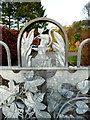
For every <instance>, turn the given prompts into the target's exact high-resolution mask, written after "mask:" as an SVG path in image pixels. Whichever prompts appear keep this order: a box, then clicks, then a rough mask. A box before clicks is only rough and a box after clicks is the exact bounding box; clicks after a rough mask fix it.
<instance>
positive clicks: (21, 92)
mask: <svg viewBox="0 0 90 120" xmlns="http://www.w3.org/2000/svg"><path fill="white" fill-rule="evenodd" d="M47 30H48V28H46V29H44V28H38V32H39V34H38V35H37V36H36V37H34V29H32V30H31V31H30V32H29V33H28V34H27V32H25V33H24V34H23V37H22V42H21V57H22V66H23V67H29V66H31V67H49V68H50V67H52V66H59V67H60V66H64V65H65V43H64V40H63V38H62V36H61V35H60V34H59V33H57V32H56V31H55V28H51V29H49V30H48V33H47V34H44V32H46V31H47ZM52 33H53V36H54V39H55V41H53V39H52ZM35 38H38V39H40V40H41V42H40V45H38V47H37V48H33V46H32V42H33V40H34V39H35ZM50 48H53V49H54V50H55V52H54V54H55V56H56V61H55V62H56V64H54V65H53V63H52V58H50V57H49V56H47V54H46V52H47V50H49V49H50ZM32 50H35V51H37V55H36V56H35V57H34V58H33V57H32V54H31V53H32ZM37 71H38V70H37ZM46 71H47V70H46ZM39 72H40V71H39ZM44 74H46V72H45V73H44ZM0 75H1V76H2V78H3V79H6V80H7V81H8V85H6V86H5V85H1V86H0V108H1V109H2V113H3V115H4V117H5V119H8V118H18V119H22V118H25V119H44V118H48V119H53V118H55V119H56V120H58V119H64V118H66V119H67V118H69V119H71V118H75V119H86V118H85V116H84V114H86V113H87V112H88V111H90V108H89V105H88V102H89V101H90V97H88V96H85V95H87V93H88V91H89V90H90V81H89V80H88V77H87V76H88V71H87V70H80V71H79V70H77V71H76V72H75V73H70V72H68V71H67V70H64V71H62V70H56V72H55V75H53V76H52V77H51V76H49V78H48V76H47V74H46V78H43V77H41V76H40V75H37V74H36V73H35V71H33V70H32V71H25V70H22V71H20V72H18V73H14V72H13V71H12V70H8V71H7V70H6V71H5V70H3V71H0ZM45 85H46V88H47V89H46V91H45V92H44V93H43V92H42V89H41V88H42V86H45ZM45 100H46V101H45Z"/></svg>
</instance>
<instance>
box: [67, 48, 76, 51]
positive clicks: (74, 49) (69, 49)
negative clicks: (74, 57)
mask: <svg viewBox="0 0 90 120" xmlns="http://www.w3.org/2000/svg"><path fill="white" fill-rule="evenodd" d="M77 51H78V48H68V52H77Z"/></svg>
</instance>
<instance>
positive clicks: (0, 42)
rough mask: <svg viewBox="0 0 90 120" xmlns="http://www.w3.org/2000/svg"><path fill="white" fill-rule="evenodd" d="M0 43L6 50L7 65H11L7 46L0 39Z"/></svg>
mask: <svg viewBox="0 0 90 120" xmlns="http://www.w3.org/2000/svg"><path fill="white" fill-rule="evenodd" d="M0 45H2V46H4V48H5V50H6V52H7V61H8V66H11V54H10V50H9V47H8V46H7V44H6V43H4V42H2V41H0Z"/></svg>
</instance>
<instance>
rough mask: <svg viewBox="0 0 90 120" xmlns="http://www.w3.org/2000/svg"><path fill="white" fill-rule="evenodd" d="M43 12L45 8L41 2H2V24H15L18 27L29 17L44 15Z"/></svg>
mask: <svg viewBox="0 0 90 120" xmlns="http://www.w3.org/2000/svg"><path fill="white" fill-rule="evenodd" d="M44 13H45V9H44V8H43V6H42V5H41V2H3V3H2V24H4V25H5V24H6V25H7V27H9V28H12V27H13V26H14V27H15V26H16V27H17V28H18V29H20V27H21V26H23V25H24V23H26V22H27V21H29V20H31V19H34V18H37V17H45V16H44ZM12 23H13V24H12ZM8 25H9V26H8Z"/></svg>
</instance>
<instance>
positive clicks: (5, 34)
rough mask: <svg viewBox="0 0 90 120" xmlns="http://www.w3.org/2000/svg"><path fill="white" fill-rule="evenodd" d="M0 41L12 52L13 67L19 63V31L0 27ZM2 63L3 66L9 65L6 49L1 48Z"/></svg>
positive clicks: (0, 58) (0, 57)
mask: <svg viewBox="0 0 90 120" xmlns="http://www.w3.org/2000/svg"><path fill="white" fill-rule="evenodd" d="M0 31H1V32H0V38H1V39H0V40H2V41H3V42H5V43H6V44H7V45H8V47H9V49H10V52H11V59H12V65H13V64H14V63H15V64H16V62H17V38H18V34H19V30H14V29H7V28H5V27H2V26H0ZM1 61H2V65H7V55H6V51H5V49H4V47H2V48H1V47H0V62H1Z"/></svg>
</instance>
